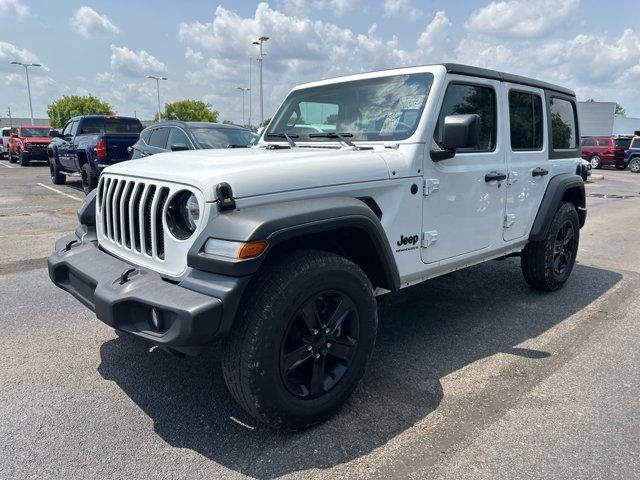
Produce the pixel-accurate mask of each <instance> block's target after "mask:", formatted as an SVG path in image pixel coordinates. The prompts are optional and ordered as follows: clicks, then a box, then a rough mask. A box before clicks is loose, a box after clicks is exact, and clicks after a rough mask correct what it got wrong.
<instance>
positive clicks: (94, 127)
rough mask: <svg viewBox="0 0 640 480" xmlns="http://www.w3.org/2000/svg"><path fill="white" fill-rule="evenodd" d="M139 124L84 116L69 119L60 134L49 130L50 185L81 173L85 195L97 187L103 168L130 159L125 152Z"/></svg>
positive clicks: (110, 117) (111, 116) (117, 119)
mask: <svg viewBox="0 0 640 480" xmlns="http://www.w3.org/2000/svg"><path fill="white" fill-rule="evenodd" d="M142 128H143V127H142V124H141V123H140V120H138V119H137V118H132V117H119V116H113V115H83V116H80V117H74V118H72V119H70V120H69V121H68V122H67V123H66V125H65V126H64V128H63V129H62V131H61V132H60V131H58V130H51V132H50V136H51V137H53V138H52V141H51V143H50V144H49V147H48V149H47V152H48V155H49V169H50V171H51V181H52V182H53V183H54V184H56V185H61V184H63V183H65V181H66V175H67V174H70V173H80V176H81V178H82V189H83V190H84V192H85V193H86V194H88V193H89V192H91V190H93V189H94V188H96V187H97V186H98V178H99V177H100V172H101V171H102V169H103V168H105V167H108V166H109V165H113V164H114V163H118V162H121V161H123V160H128V159H129V154H128V152H127V149H128V148H129V147H130V146H131V145H133V144H134V143H136V141H137V140H138V138H139V136H140V132H141V131H142Z"/></svg>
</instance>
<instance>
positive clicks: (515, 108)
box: [502, 83, 551, 241]
mask: <svg viewBox="0 0 640 480" xmlns="http://www.w3.org/2000/svg"><path fill="white" fill-rule="evenodd" d="M503 91H504V95H503V103H504V110H505V111H506V112H507V114H506V115H505V118H504V119H505V123H506V125H505V132H506V136H507V139H506V142H505V147H506V148H505V151H506V157H507V167H508V177H507V181H506V192H507V202H506V205H505V216H504V222H503V225H502V227H503V238H504V240H505V241H511V240H516V239H519V238H523V237H524V236H525V235H528V233H529V230H530V228H531V225H532V222H533V219H534V217H535V215H536V212H537V211H538V207H539V205H540V202H541V201H542V197H543V195H544V192H545V190H546V188H547V183H548V181H549V177H550V175H549V172H550V168H551V167H550V166H549V145H548V139H547V136H548V134H547V132H546V125H547V118H546V115H547V114H546V109H545V108H544V104H545V100H544V91H543V90H541V89H538V88H532V87H527V86H524V85H516V84H511V83H504V84H503Z"/></svg>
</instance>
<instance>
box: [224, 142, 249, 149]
mask: <svg viewBox="0 0 640 480" xmlns="http://www.w3.org/2000/svg"><path fill="white" fill-rule="evenodd" d="M227 148H248V145H235V144H233V143H230V144H229V145H227Z"/></svg>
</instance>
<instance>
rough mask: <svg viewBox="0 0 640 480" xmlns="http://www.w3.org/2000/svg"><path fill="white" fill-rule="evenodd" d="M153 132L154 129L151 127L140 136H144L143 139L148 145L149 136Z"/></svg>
mask: <svg viewBox="0 0 640 480" xmlns="http://www.w3.org/2000/svg"><path fill="white" fill-rule="evenodd" d="M151 132H153V129H151V128H149V129H147V130H144V131H143V132H142V133H141V134H140V138H142V140H144V143H146V144H147V145H149V137H150V136H151Z"/></svg>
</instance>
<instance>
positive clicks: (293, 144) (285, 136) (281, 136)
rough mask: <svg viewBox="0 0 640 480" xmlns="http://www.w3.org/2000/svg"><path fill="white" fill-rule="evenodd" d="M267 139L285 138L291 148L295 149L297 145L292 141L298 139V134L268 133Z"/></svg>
mask: <svg viewBox="0 0 640 480" xmlns="http://www.w3.org/2000/svg"><path fill="white" fill-rule="evenodd" d="M267 137H279V138H285V139H286V140H287V143H288V144H289V146H290V147H295V146H296V144H295V142H294V141H293V140H291V139H292V138H298V134H297V133H291V134H289V133H285V132H281V133H267Z"/></svg>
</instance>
